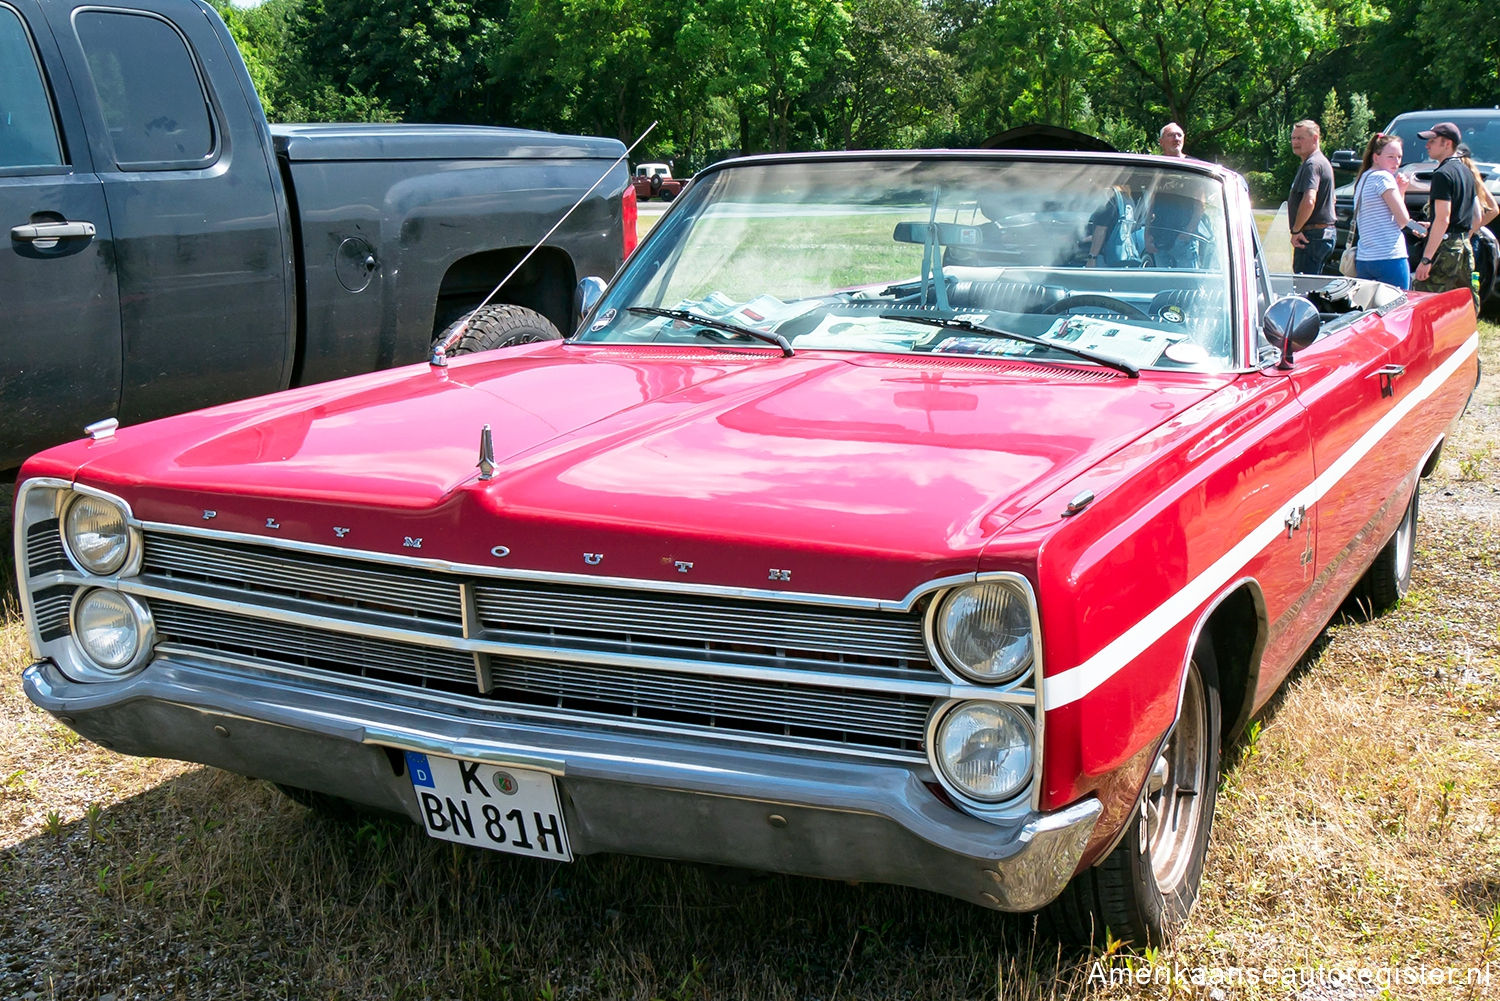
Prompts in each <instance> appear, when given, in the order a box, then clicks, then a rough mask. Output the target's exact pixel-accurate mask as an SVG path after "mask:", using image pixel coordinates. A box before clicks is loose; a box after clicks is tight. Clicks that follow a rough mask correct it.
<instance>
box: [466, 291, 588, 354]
mask: <svg viewBox="0 0 1500 1001" xmlns="http://www.w3.org/2000/svg"><path fill="white" fill-rule="evenodd" d="M465 320H467V321H468V326H467V327H465V328H464V332H463V336H461V337H460V338H459V339H458V343H456V344H454V345H453V346H452V347H450V348H449V349H448V355H449V356H450V357H451V356H453V355H466V354H473V353H474V352H475V351H490V350H492V349H494V348H508V347H510V346H511V345H513V344H531V343H533V342H534V341H560V340H562V331H560V330H558V329H557V328H556V327H554V326H553V325H552V321H551V320H549V319H547V318H546V317H545V316H543V315H542V314H541V313H538V312H537V311H536V310H534V309H527V308H526V307H525V306H512V305H509V304H501V305H491V306H481V307H480V308H479V309H476V310H474V311H473V312H472V313H469V314H467V315H465V316H461V317H459V318H458V319H457V320H454V321H453V322H452V323H450V324H448V326H447V327H446V328H444V330H443V332H442V334H441V335H440V336H439V337H438V343H439V344H444V343H447V341H448V338H449V337H450V336H452V334H453V332H454V331H456V330H457V329H458V328H459V326H460V325H462V324H463V323H464V321H465Z"/></svg>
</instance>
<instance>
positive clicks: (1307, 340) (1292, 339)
mask: <svg viewBox="0 0 1500 1001" xmlns="http://www.w3.org/2000/svg"><path fill="white" fill-rule="evenodd" d="M1260 329H1261V332H1262V333H1264V334H1265V335H1266V340H1268V341H1270V342H1271V343H1272V344H1274V345H1275V346H1276V347H1277V348H1278V349H1280V351H1281V364H1279V365H1277V366H1276V367H1277V368H1283V369H1286V368H1291V367H1292V354H1293V352H1294V351H1300V350H1301V349H1303V348H1305V347H1307V346H1308V345H1309V344H1311V343H1312V342H1313V341H1315V340H1317V339H1318V334H1319V333H1321V332H1322V330H1323V318H1322V317H1321V316H1319V315H1318V307H1316V306H1314V305H1313V304H1312V303H1311V302H1309V301H1308V300H1307V299H1305V298H1304V297H1302V296H1300V295H1288V296H1283V297H1282V298H1280V299H1277V300H1276V301H1275V302H1273V303H1271V305H1269V306H1267V307H1266V315H1265V316H1264V317H1262V318H1261V321H1260Z"/></svg>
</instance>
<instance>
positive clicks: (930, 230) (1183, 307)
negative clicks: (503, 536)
mask: <svg viewBox="0 0 1500 1001" xmlns="http://www.w3.org/2000/svg"><path fill="white" fill-rule="evenodd" d="M689 192H690V195H689V196H688V198H687V200H686V201H685V202H683V203H682V204H681V205H679V206H678V208H677V209H675V210H674V211H673V212H672V213H670V214H669V215H668V216H667V217H666V218H665V219H664V220H663V221H662V222H661V223H660V224H659V225H658V229H657V231H656V232H653V233H652V234H651V237H650V238H649V239H648V240H647V242H646V243H645V244H644V245H643V246H642V247H641V248H640V249H639V250H637V251H636V253H635V254H634V255H632V256H631V258H630V260H629V262H628V264H627V266H626V268H625V270H624V271H623V272H622V273H621V275H620V277H619V279H618V280H617V281H616V282H615V283H614V284H613V285H612V286H611V288H610V290H609V291H608V292H607V293H606V295H605V297H604V299H603V300H602V301H601V302H600V304H599V306H598V308H597V309H596V310H595V312H594V314H593V320H592V322H591V323H590V324H589V325H588V327H587V329H586V330H584V331H582V332H581V333H580V335H579V336H578V338H577V339H578V340H580V341H595V342H597V341H608V342H630V343H642V342H659V343H660V342H671V343H696V344H715V343H719V344H734V345H737V346H756V347H760V346H763V342H765V343H766V344H770V343H779V342H780V341H781V340H784V341H785V342H786V343H787V344H788V345H790V347H791V348H792V349H794V350H796V351H797V352H802V351H807V350H827V351H873V352H896V353H933V354H970V355H1004V356H1008V357H1027V358H1030V359H1032V360H1034V361H1039V362H1046V363H1059V364H1068V365H1073V366H1078V365H1085V366H1087V365H1110V366H1111V367H1115V368H1123V369H1131V368H1134V369H1141V368H1177V369H1182V368H1190V369H1198V370H1208V371H1223V370H1226V369H1228V368H1231V367H1232V366H1233V362H1234V359H1233V353H1234V352H1233V347H1232V344H1233V338H1232V336H1231V330H1232V327H1231V324H1230V313H1229V295H1228V292H1229V281H1228V265H1227V262H1228V252H1227V248H1228V239H1227V235H1226V234H1227V232H1228V226H1227V225H1226V220H1225V214H1224V200H1223V192H1222V189H1221V185H1220V184H1219V182H1218V181H1216V180H1215V179H1213V178H1209V177H1205V176H1203V175H1201V174H1197V173H1194V172H1191V171H1183V170H1174V169H1171V168H1168V167H1163V166H1157V165H1154V164H1149V163H1146V162H1144V161H1142V162H1134V163H1122V162H1121V161H1120V160H1118V159H1117V160H1115V161H1113V162H1102V161H1101V162H1081V161H1078V160H1061V159H1059V160H1053V161H1043V162H1037V161H1029V162H1028V161H1021V160H1008V159H978V158H973V159H958V158H950V159H941V158H938V157H931V158H921V159H918V158H912V159H909V160H903V159H891V158H870V159H845V160H831V161H818V162H810V163H809V162H801V163H796V162H783V163H774V162H772V163H766V162H762V163H759V164H747V165H743V166H733V167H730V168H728V169H725V170H722V171H717V172H711V173H709V174H707V175H705V176H704V177H702V178H700V180H699V181H698V183H696V184H694V185H693V186H692V187H691V188H690V189H689ZM695 318H703V319H704V320H711V321H713V322H712V323H706V322H704V323H700V322H697V321H696V319H695ZM1038 341H1040V342H1042V343H1036V342H1038ZM1053 344H1055V345H1057V347H1056V348H1053V347H1052V346H1051V345H1053ZM1064 348H1067V349H1070V350H1069V351H1067V352H1065V351H1064V350H1063V349H1064Z"/></svg>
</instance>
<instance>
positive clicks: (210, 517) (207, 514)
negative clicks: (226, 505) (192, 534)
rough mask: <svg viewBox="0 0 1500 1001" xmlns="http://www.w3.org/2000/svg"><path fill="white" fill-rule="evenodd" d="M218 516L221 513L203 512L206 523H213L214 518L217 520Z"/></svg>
mask: <svg viewBox="0 0 1500 1001" xmlns="http://www.w3.org/2000/svg"><path fill="white" fill-rule="evenodd" d="M218 516H219V512H217V511H204V512H203V520H204V521H211V520H213V519H214V518H217V517H218Z"/></svg>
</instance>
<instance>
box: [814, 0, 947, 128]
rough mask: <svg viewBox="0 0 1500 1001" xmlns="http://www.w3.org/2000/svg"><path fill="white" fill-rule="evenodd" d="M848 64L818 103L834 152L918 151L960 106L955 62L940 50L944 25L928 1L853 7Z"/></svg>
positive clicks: (864, 0) (859, 1)
mask: <svg viewBox="0 0 1500 1001" xmlns="http://www.w3.org/2000/svg"><path fill="white" fill-rule="evenodd" d="M849 8H850V23H849V29H848V33H847V35H846V37H845V47H846V48H847V49H848V52H849V57H850V58H849V60H848V61H847V62H844V63H841V64H840V65H839V67H838V69H837V70H836V71H835V72H833V73H830V74H829V76H828V77H827V78H826V79H825V80H824V83H823V86H822V87H821V88H819V89H818V90H817V91H816V92H815V93H814V95H813V96H814V97H815V98H816V99H817V101H818V103H819V104H820V105H821V109H822V113H823V115H824V116H826V120H827V125H826V129H827V132H828V140H829V143H830V144H835V145H839V146H842V147H843V148H845V149H880V148H883V147H889V146H893V145H913V144H915V143H917V142H919V141H920V136H921V135H922V134H923V133H925V132H927V131H929V130H931V129H932V128H933V126H934V119H937V120H939V121H941V120H946V119H947V118H948V117H949V116H950V115H951V113H952V109H953V105H954V100H955V98H956V87H955V78H956V73H955V68H954V60H953V58H952V57H951V56H949V55H947V54H946V53H944V52H941V51H939V49H938V35H937V21H936V19H935V18H934V17H933V15H932V13H931V12H930V11H928V10H927V9H926V8H925V7H924V6H923V4H922V2H921V0H852V2H851V3H850V4H849Z"/></svg>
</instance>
